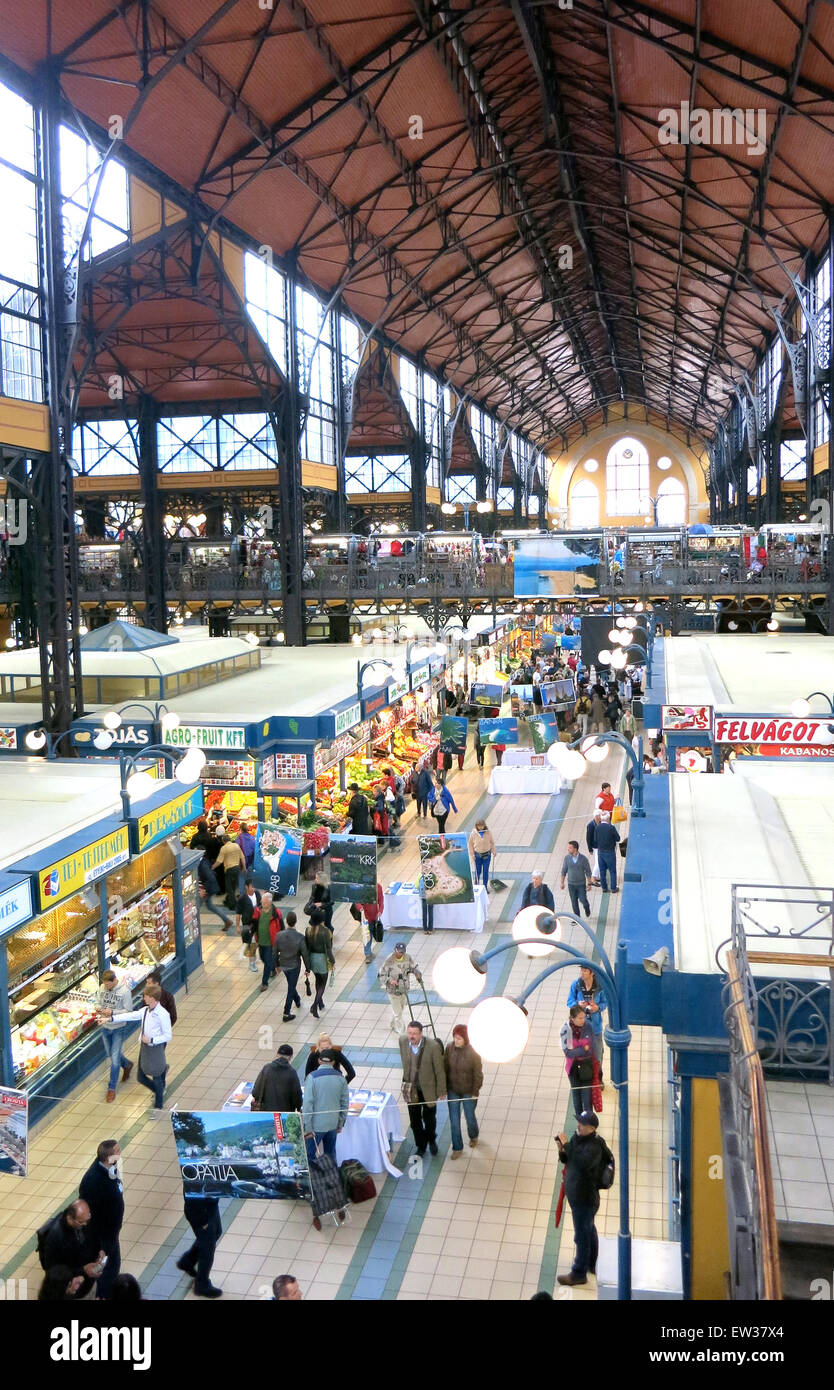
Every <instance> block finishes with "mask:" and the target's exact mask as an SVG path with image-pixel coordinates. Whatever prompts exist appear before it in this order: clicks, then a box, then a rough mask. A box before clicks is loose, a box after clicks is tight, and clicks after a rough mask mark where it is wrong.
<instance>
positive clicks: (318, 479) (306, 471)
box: [301, 459, 339, 492]
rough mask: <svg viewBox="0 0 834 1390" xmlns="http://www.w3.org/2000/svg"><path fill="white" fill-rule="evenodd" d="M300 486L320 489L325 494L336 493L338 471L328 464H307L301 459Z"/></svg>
mask: <svg viewBox="0 0 834 1390" xmlns="http://www.w3.org/2000/svg"><path fill="white" fill-rule="evenodd" d="M301 485H302V487H320V488H323V489H324V491H325V492H338V489H339V473H338V469H336V468H334V467H333V465H332V464H329V463H308V462H307V460H306V459H302V460H301Z"/></svg>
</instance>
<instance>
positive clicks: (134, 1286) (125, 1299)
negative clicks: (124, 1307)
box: [110, 1274, 142, 1303]
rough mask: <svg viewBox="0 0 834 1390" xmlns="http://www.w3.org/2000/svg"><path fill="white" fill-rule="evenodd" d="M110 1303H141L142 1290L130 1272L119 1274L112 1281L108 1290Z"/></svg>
mask: <svg viewBox="0 0 834 1390" xmlns="http://www.w3.org/2000/svg"><path fill="white" fill-rule="evenodd" d="M110 1302H111V1303H141V1302H142V1290H141V1289H140V1287H139V1280H138V1279H135V1278H134V1277H133V1275H132V1274H120V1275H119V1277H118V1279H115V1280H114V1281H113V1287H112V1289H111V1290H110Z"/></svg>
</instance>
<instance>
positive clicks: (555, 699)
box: [542, 676, 576, 705]
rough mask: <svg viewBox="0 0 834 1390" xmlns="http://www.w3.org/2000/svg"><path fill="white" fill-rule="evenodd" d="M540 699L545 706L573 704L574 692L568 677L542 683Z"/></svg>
mask: <svg viewBox="0 0 834 1390" xmlns="http://www.w3.org/2000/svg"><path fill="white" fill-rule="evenodd" d="M542 699H543V700H544V703H545V704H546V705H564V704H573V702H574V700H575V699H576V690H575V688H574V684H573V681H572V680H571V679H570V677H569V676H565V677H561V678H560V679H559V680H556V681H544V682H542Z"/></svg>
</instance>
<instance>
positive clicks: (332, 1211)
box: [309, 1154, 345, 1229]
mask: <svg viewBox="0 0 834 1390" xmlns="http://www.w3.org/2000/svg"><path fill="white" fill-rule="evenodd" d="M309 1166H310V1187H311V1189H312V1193H313V1218H314V1223H315V1224H317V1229H320V1227H321V1218H322V1217H323V1216H332V1217H333V1219H334V1220H343V1219H344V1208H345V1194H344V1192H343V1190H342V1180H341V1178H340V1177H339V1169H338V1168H337V1167H336V1160H335V1159H334V1158H331V1157H330V1156H329V1154H319V1155H318V1157H317V1158H314V1159H312V1160H311V1161H310V1165H309ZM340 1213H341V1215H340Z"/></svg>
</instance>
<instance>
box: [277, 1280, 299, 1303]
mask: <svg viewBox="0 0 834 1390" xmlns="http://www.w3.org/2000/svg"><path fill="white" fill-rule="evenodd" d="M272 1301H273V1303H299V1302H301V1289H300V1288H299V1287H298V1280H297V1279H296V1277H295V1275H294V1274H279V1275H278V1278H277V1279H273V1281H272Z"/></svg>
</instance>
